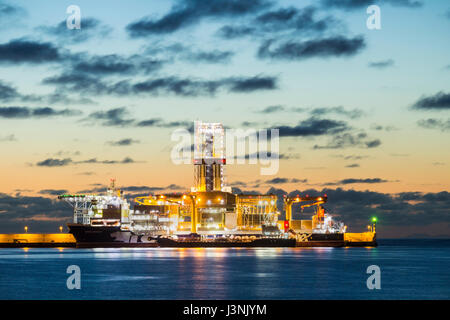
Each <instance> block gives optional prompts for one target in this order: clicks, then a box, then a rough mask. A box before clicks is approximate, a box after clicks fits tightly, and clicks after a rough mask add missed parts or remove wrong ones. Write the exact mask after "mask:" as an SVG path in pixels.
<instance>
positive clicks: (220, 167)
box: [193, 121, 226, 191]
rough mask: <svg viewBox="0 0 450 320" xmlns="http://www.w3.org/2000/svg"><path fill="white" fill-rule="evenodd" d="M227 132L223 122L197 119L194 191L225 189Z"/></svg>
mask: <svg viewBox="0 0 450 320" xmlns="http://www.w3.org/2000/svg"><path fill="white" fill-rule="evenodd" d="M224 136H225V132H224V129H223V126H222V124H221V123H203V122H201V121H196V123H195V136H194V188H193V191H223V188H224V185H225V184H224V172H223V171H224V165H225V163H226V159H225V145H224Z"/></svg>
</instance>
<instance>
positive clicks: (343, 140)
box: [313, 132, 381, 149]
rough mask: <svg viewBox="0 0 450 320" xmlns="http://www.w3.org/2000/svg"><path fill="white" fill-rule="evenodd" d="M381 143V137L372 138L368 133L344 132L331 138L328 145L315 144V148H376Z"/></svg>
mask: <svg viewBox="0 0 450 320" xmlns="http://www.w3.org/2000/svg"><path fill="white" fill-rule="evenodd" d="M380 145H381V141H380V140H379V139H370V138H369V137H368V136H367V134H366V133H364V132H361V133H357V134H353V133H349V132H344V133H342V134H337V135H335V136H333V137H332V138H331V140H330V141H329V142H328V143H327V144H326V145H314V147H313V148H314V149H344V148H350V147H359V148H376V147H378V146H380Z"/></svg>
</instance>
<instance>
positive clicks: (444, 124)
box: [417, 119, 450, 132]
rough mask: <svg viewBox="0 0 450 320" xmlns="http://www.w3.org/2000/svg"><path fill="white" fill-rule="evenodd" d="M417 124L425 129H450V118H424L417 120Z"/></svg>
mask: <svg viewBox="0 0 450 320" xmlns="http://www.w3.org/2000/svg"><path fill="white" fill-rule="evenodd" d="M417 124H418V125H419V126H420V127H422V128H425V129H438V130H441V131H443V132H444V131H449V130H450V119H447V120H441V119H422V120H419V121H418V122H417Z"/></svg>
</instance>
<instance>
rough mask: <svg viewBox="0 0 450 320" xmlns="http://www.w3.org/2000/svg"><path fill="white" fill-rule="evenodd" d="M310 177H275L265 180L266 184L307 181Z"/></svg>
mask: <svg viewBox="0 0 450 320" xmlns="http://www.w3.org/2000/svg"><path fill="white" fill-rule="evenodd" d="M306 182H308V179H296V178H293V179H289V178H273V179H269V180H267V181H265V183H266V184H285V183H306Z"/></svg>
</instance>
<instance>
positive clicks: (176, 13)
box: [126, 0, 269, 37]
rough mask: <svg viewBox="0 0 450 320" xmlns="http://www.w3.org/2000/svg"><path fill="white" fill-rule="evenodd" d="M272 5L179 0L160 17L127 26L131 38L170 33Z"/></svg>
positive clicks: (251, 0)
mask: <svg viewBox="0 0 450 320" xmlns="http://www.w3.org/2000/svg"><path fill="white" fill-rule="evenodd" d="M268 6H269V2H268V1H266V0H215V1H203V0H188V1H178V2H177V4H176V5H174V6H173V7H172V8H171V10H170V11H169V12H168V13H167V14H166V15H164V16H163V17H161V18H159V19H152V18H149V17H145V18H142V19H140V20H138V21H136V22H133V23H131V24H129V25H128V26H127V27H126V29H127V31H128V34H129V35H130V36H131V37H145V36H149V35H154V34H167V33H173V32H175V31H178V30H180V29H182V28H184V27H187V26H191V25H194V24H196V23H199V22H200V21H202V20H203V19H205V18H223V17H227V18H233V17H241V16H245V15H247V14H251V13H256V12H258V11H260V10H262V9H264V8H267V7H268Z"/></svg>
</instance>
